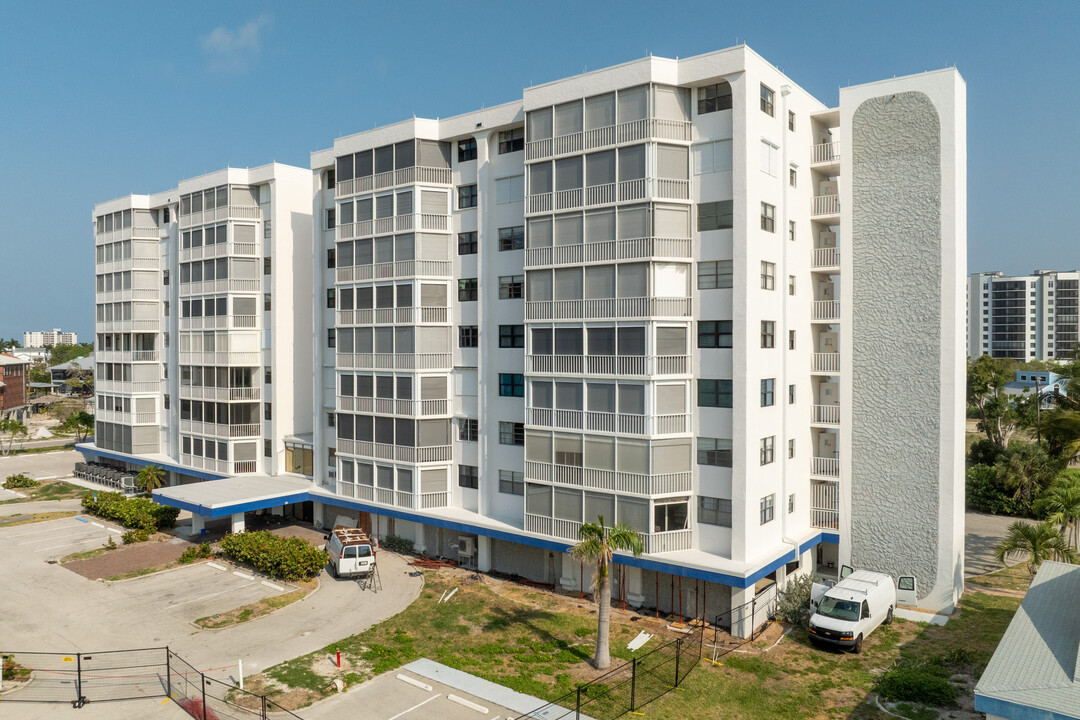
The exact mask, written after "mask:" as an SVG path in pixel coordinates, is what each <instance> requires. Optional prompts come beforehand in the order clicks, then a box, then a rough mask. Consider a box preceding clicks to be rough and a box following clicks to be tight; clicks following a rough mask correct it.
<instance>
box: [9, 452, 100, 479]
mask: <svg viewBox="0 0 1080 720" xmlns="http://www.w3.org/2000/svg"><path fill="white" fill-rule="evenodd" d="M80 461H82V455H80V454H79V453H78V452H76V451H75V450H53V451H52V452H45V453H33V454H31V455H3V456H0V478H6V477H7V476H8V475H15V474H17V473H25V474H27V475H29V476H30V477H32V478H42V477H58V478H66V477H70V476H71V473H72V471H73V470H74V469H75V463H77V462H80Z"/></svg>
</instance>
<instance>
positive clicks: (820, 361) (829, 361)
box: [810, 353, 840, 373]
mask: <svg viewBox="0 0 1080 720" xmlns="http://www.w3.org/2000/svg"><path fill="white" fill-rule="evenodd" d="M810 372H816V373H838V372H840V353H814V354H813V355H812V356H811V357H810Z"/></svg>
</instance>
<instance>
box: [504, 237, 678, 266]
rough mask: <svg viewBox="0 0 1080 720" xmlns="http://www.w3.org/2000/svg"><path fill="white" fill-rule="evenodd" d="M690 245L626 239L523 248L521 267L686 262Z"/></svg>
mask: <svg viewBox="0 0 1080 720" xmlns="http://www.w3.org/2000/svg"><path fill="white" fill-rule="evenodd" d="M691 245H692V241H691V240H690V239H689V238H629V239H622V240H604V241H602V242H592V243H585V244H584V245H556V246H553V247H536V248H527V249H526V250H525V267H529V268H531V267H543V266H550V265H580V264H581V263H583V262H584V263H594V262H605V261H614V260H638V259H651V258H663V259H667V258H671V259H675V260H689V259H690V258H691V257H692V255H691Z"/></svg>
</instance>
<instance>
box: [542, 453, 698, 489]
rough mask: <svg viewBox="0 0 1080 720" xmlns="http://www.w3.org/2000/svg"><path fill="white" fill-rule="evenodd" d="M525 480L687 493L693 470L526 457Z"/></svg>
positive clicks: (575, 485) (585, 486)
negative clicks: (629, 468)
mask: <svg viewBox="0 0 1080 720" xmlns="http://www.w3.org/2000/svg"><path fill="white" fill-rule="evenodd" d="M525 477H526V479H528V480H538V481H541V482H549V483H554V484H556V485H570V486H573V487H584V488H589V489H594V490H609V491H614V492H619V493H629V494H632V495H668V494H672V493H687V492H690V491H691V489H692V487H693V473H691V472H673V473H656V474H653V475H649V474H643V473H629V472H623V471H616V470H601V469H598V468H579V467H571V466H567V465H555V464H552V463H544V462H537V461H534V460H526V461H525Z"/></svg>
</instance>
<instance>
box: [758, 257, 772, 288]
mask: <svg viewBox="0 0 1080 720" xmlns="http://www.w3.org/2000/svg"><path fill="white" fill-rule="evenodd" d="M761 289H762V290H775V289H776V263H771V262H765V261H764V260H762V261H761Z"/></svg>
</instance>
